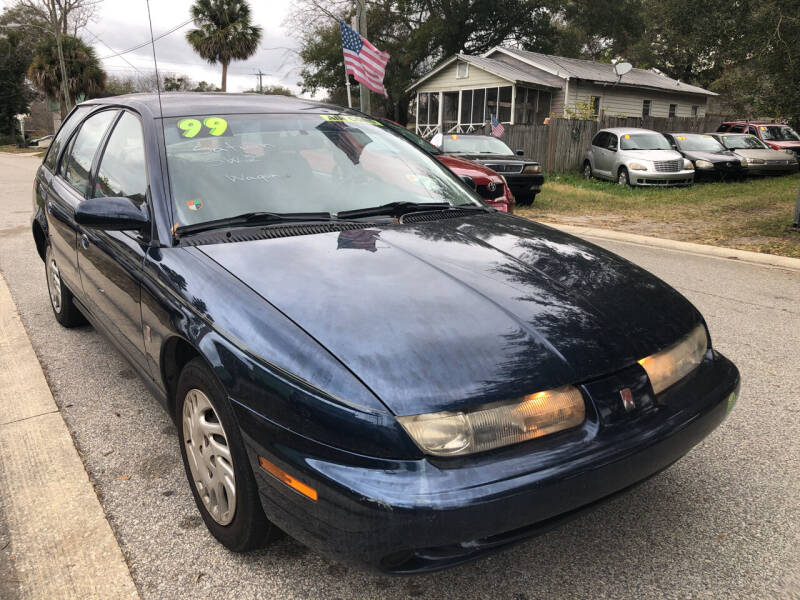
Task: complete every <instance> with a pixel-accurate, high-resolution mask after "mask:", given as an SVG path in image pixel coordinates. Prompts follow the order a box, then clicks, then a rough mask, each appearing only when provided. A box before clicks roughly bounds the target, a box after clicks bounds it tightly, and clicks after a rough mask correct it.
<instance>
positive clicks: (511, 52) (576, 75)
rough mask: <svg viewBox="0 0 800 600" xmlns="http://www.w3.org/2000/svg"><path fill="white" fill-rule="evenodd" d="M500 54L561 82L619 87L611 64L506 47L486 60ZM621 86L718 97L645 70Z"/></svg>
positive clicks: (631, 74)
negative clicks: (550, 75) (559, 79)
mask: <svg viewBox="0 0 800 600" xmlns="http://www.w3.org/2000/svg"><path fill="white" fill-rule="evenodd" d="M496 52H500V53H503V54H505V55H507V56H511V57H512V58H515V59H517V60H518V61H520V62H522V63H523V64H526V65H530V66H532V67H536V68H538V69H542V70H543V71H546V72H547V73H550V74H552V75H555V76H556V77H559V78H561V79H566V78H571V79H584V80H587V81H598V82H602V83H616V82H617V79H618V77H617V74H616V73H615V72H614V65H612V64H610V63H603V62H597V61H593V60H581V59H578V58H565V57H563V56H550V55H547V54H539V53H537V52H528V51H527V50H519V49H517V48H504V47H502V46H497V47H495V48H493V49H492V50H490V51H489V52H487V53H486V54H485V55H484V56H487V57H488V56H490V55H492V54H495V53H496ZM619 85H624V86H635V87H646V88H652V89H658V90H667V91H670V92H679V93H684V94H702V95H704V96H716V95H717V94H715V93H714V92H711V91H709V90H706V89H703V88H701V87H697V86H694V85H689V84H688V83H683V82H681V81H678V80H677V79H672V78H671V77H667V76H666V75H660V74H658V73H655V72H653V71H646V70H644V69H632V70H631V71H630V72H628V73H626V74H625V75H623V76H622V78H621V79H620V82H619Z"/></svg>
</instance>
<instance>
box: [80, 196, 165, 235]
mask: <svg viewBox="0 0 800 600" xmlns="http://www.w3.org/2000/svg"><path fill="white" fill-rule="evenodd" d="M75 222H76V223H77V224H78V225H83V226H84V227H92V228H94V229H104V230H107V231H127V230H129V229H135V230H137V231H138V230H141V229H144V227H145V226H146V225H147V224H148V223H149V222H150V218H149V217H148V216H147V213H146V211H143V210H142V209H140V208H139V207H138V206H136V204H134V202H133V200H131V199H130V198H124V197H121V198H116V197H112V198H90V199H88V200H84V201H83V202H81V203H80V204H79V205H78V207H77V208H76V209H75Z"/></svg>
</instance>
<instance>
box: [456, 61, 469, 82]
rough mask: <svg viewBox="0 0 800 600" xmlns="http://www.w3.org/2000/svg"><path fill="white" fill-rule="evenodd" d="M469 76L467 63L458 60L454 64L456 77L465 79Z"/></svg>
mask: <svg viewBox="0 0 800 600" xmlns="http://www.w3.org/2000/svg"><path fill="white" fill-rule="evenodd" d="M467 77H469V63H465V62H459V63H457V64H456V79H466V78H467Z"/></svg>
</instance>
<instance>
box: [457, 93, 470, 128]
mask: <svg viewBox="0 0 800 600" xmlns="http://www.w3.org/2000/svg"><path fill="white" fill-rule="evenodd" d="M459 122H460V123H461V124H462V125H464V124H465V123H471V122H472V90H461V119H460V121H459Z"/></svg>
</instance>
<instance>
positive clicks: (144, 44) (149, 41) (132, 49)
mask: <svg viewBox="0 0 800 600" xmlns="http://www.w3.org/2000/svg"><path fill="white" fill-rule="evenodd" d="M192 21H194V19H189V20H188V21H184V22H183V23H181V24H180V25H176V26H175V27H173V28H172V29H169V30H167V31H165V32H164V33H162V34H160V35H157V36H156V37H155V38H153V40H152V41H151V40H147V41H146V42H142V43H141V44H138V45H136V46H133V47H132V48H128V49H127V50H123V51H122V52H116V53H114V54H109V55H108V56H101V57H100V59H99V60H106V59H109V58H114V57H117V56H122V55H123V54H128V53H129V52H133V51H134V50H139V49H140V48H144V47H145V46H149V45H150V44H151V43H153V42H156V41H158V40H160V39H161V38H164V37H167V36H168V35H170V34H172V33H175V32H176V31H178V29H180V28H181V27H185V26H186V25H188V24H189V23H191V22H192Z"/></svg>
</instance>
